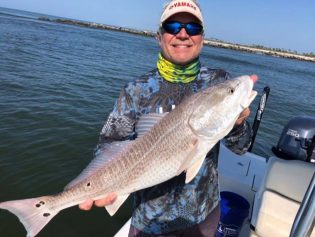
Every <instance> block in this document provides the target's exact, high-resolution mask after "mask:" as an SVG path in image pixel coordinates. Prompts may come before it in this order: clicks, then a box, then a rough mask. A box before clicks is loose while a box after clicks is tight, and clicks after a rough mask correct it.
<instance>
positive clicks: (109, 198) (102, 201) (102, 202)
mask: <svg viewBox="0 0 315 237" xmlns="http://www.w3.org/2000/svg"><path fill="white" fill-rule="evenodd" d="M116 197H117V196H116V194H115V193H110V194H108V195H107V197H105V198H103V199H100V200H96V201H95V206H98V207H104V206H107V205H110V204H112V203H113V202H114V201H115V200H116Z"/></svg>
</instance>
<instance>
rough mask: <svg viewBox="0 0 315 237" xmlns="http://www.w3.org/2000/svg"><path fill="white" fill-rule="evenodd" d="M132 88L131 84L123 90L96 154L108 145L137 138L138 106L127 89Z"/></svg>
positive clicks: (104, 129) (106, 125)
mask: <svg viewBox="0 0 315 237" xmlns="http://www.w3.org/2000/svg"><path fill="white" fill-rule="evenodd" d="M130 86H131V85H130V84H129V85H127V86H125V87H124V88H123V89H122V90H121V92H120V95H119V98H118V99H117V101H116V103H115V106H114V108H113V110H112V112H111V113H110V114H109V116H108V118H107V120H106V122H105V124H104V126H103V128H102V130H101V133H100V137H99V142H98V144H97V146H96V150H95V154H97V153H98V151H99V150H101V149H102V147H104V146H105V145H106V144H108V143H111V142H113V141H124V140H132V139H134V138H135V129H134V128H135V123H136V119H137V116H136V114H137V105H136V104H135V102H134V101H135V100H134V98H132V96H130V94H129V93H128V92H127V88H128V87H130Z"/></svg>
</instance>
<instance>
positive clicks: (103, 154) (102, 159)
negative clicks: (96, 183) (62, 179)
mask: <svg viewBox="0 0 315 237" xmlns="http://www.w3.org/2000/svg"><path fill="white" fill-rule="evenodd" d="M131 143H133V141H129V140H128V141H119V142H112V143H109V144H105V145H104V147H102V148H101V149H100V150H99V151H98V153H97V155H96V156H95V158H94V159H93V160H92V161H91V162H90V164H88V166H87V167H86V168H85V169H84V170H83V171H82V172H81V174H79V176H77V177H76V178H75V179H74V180H72V181H71V182H70V183H69V184H68V185H67V186H66V187H65V188H64V190H68V189H70V188H72V187H73V186H75V185H76V184H78V183H80V182H81V181H82V180H84V179H86V178H87V177H89V176H91V175H92V174H93V173H95V172H96V171H97V170H99V169H100V168H102V167H103V166H104V164H105V163H107V162H109V161H110V160H112V159H113V158H114V157H116V156H117V154H119V153H120V152H121V151H122V150H124V149H125V148H126V147H127V146H129V145H130V144H131Z"/></svg>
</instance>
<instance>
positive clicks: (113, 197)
mask: <svg viewBox="0 0 315 237" xmlns="http://www.w3.org/2000/svg"><path fill="white" fill-rule="evenodd" d="M116 197H117V195H116V194H115V193H110V194H108V195H107V196H106V197H105V198H103V199H99V200H96V201H95V202H94V201H93V200H92V199H88V200H86V201H85V202H83V203H81V204H80V205H79V208H80V209H81V210H84V211H89V210H91V208H92V206H93V204H95V206H98V207H104V206H107V205H110V204H113V202H114V201H115V200H116Z"/></svg>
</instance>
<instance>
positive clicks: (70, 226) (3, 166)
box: [0, 8, 315, 237]
mask: <svg viewBox="0 0 315 237" xmlns="http://www.w3.org/2000/svg"><path fill="white" fill-rule="evenodd" d="M1 12H2V13H1ZM16 15H18V16H16ZM37 16H38V15H36V14H30V13H27V12H21V11H18V12H17V11H11V10H7V9H3V8H0V55H1V56H0V83H1V84H0V111H1V116H0V141H1V142H0V201H6V200H10V199H21V198H29V197H36V196H42V195H46V194H53V193H57V192H58V191H60V190H62V188H63V187H64V186H65V185H66V184H67V183H68V182H70V181H71V179H73V178H74V177H75V176H76V175H77V174H79V173H80V171H81V170H82V169H83V168H84V167H85V166H86V165H87V164H88V163H89V161H90V159H91V158H92V153H93V149H94V147H95V144H96V143H97V140H98V134H99V131H100V129H101V127H102V125H103V122H104V120H105V118H106V117H107V114H108V113H109V111H110V110H111V108H112V106H113V103H114V100H115V98H116V97H117V95H118V92H119V90H120V88H121V86H122V85H123V84H125V83H126V82H127V81H129V80H132V79H134V78H136V77H138V76H140V75H141V74H143V73H145V72H147V71H148V70H151V69H152V68H153V67H154V65H155V62H156V59H157V53H158V51H159V49H158V46H157V43H156V42H155V39H153V38H147V37H142V36H135V35H131V34H127V33H120V32H112V31H101V30H94V29H87V28H80V27H76V26H69V25H61V24H56V23H50V22H42V21H38V20H36V18H37ZM201 60H202V63H203V64H206V65H208V66H210V67H214V68H223V69H226V70H227V71H229V72H231V73H232V74H233V75H235V76H237V75H242V74H252V73H255V74H257V75H259V77H260V80H259V81H258V83H257V85H256V89H257V90H258V91H259V92H261V91H262V90H263V88H264V87H265V86H266V85H268V86H270V87H271V93H270V96H269V100H268V104H267V108H266V110H265V114H264V118H263V121H262V124H261V127H260V130H259V133H258V135H257V139H256V144H255V146H254V149H253V152H255V153H257V154H259V155H262V156H269V155H271V154H272V153H271V150H270V148H271V146H273V145H276V143H277V141H278V138H279V135H280V133H281V131H282V128H283V126H284V125H285V124H286V123H287V122H288V120H289V119H290V118H292V117H293V116H296V115H310V116H315V99H314V91H315V64H314V63H308V62H300V61H296V60H288V59H282V58H275V57H269V56H263V55H255V54H248V53H243V52H237V51H231V50H225V49H217V48H211V47H205V48H204V50H203V53H202V56H201ZM257 105H258V100H257V99H256V101H255V102H254V105H253V106H252V115H251V118H250V121H252V120H253V117H254V114H255V112H256V108H257ZM129 207H130V204H129V203H126V204H125V205H124V207H123V208H121V209H120V210H119V212H118V214H117V215H115V216H114V217H109V216H108V214H107V213H106V212H105V210H104V209H103V208H94V209H93V210H92V211H91V212H87V213H85V212H82V211H80V210H79V209H78V208H77V207H73V208H70V209H67V210H65V211H62V212H61V213H60V214H58V215H57V216H56V217H55V218H54V219H53V220H52V221H51V222H50V223H49V224H48V225H47V226H46V227H45V228H44V230H43V231H42V232H40V234H39V235H38V236H39V237H48V236H49V237H53V236H62V237H63V236H67V237H68V236H69V237H74V236H76V237H81V236H82V237H83V236H92V237H94V236H106V237H107V236H113V233H115V232H116V231H117V229H118V228H119V227H120V225H121V224H122V223H123V222H124V221H125V220H126V218H128V216H129V209H130V208H129ZM0 233H1V234H0V235H1V237H9V236H10V237H19V236H25V231H24V228H23V226H22V225H21V224H20V223H19V222H18V220H17V218H16V217H15V216H14V215H11V214H9V213H8V212H6V211H3V210H0Z"/></svg>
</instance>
